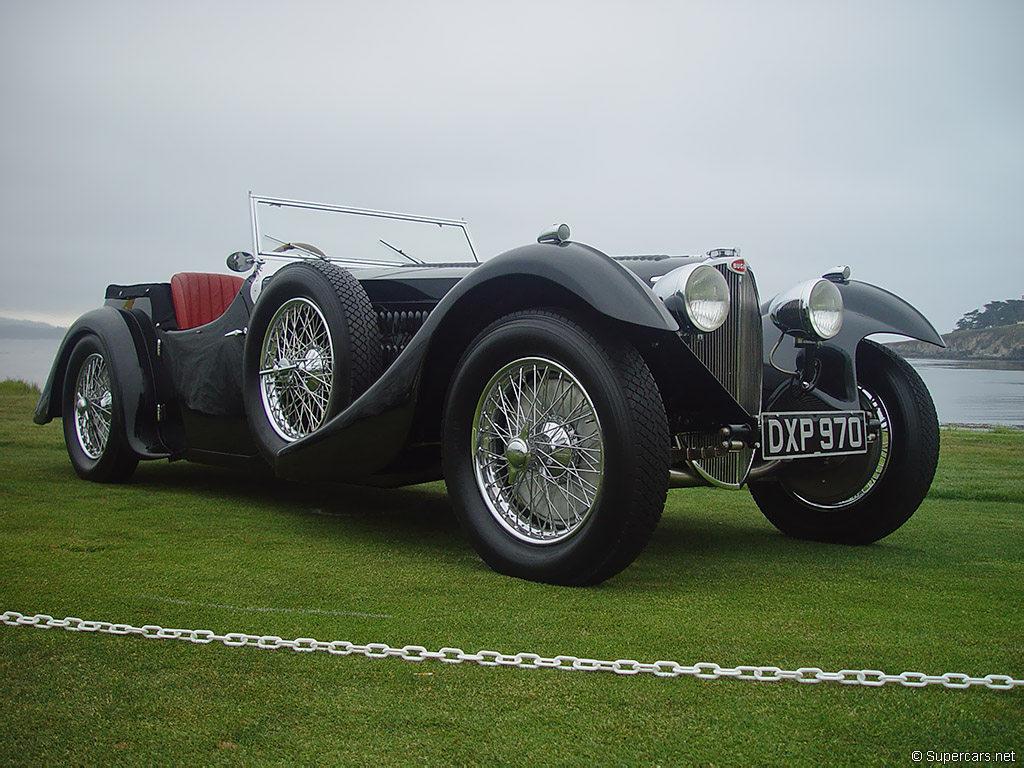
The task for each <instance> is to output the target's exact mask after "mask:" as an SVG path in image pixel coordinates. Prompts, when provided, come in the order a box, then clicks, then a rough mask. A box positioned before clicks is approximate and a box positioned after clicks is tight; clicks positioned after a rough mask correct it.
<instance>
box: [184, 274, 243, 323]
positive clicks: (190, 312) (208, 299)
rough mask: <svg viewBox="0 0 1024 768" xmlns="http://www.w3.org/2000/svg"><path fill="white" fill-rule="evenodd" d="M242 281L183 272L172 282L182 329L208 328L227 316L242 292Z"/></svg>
mask: <svg viewBox="0 0 1024 768" xmlns="http://www.w3.org/2000/svg"><path fill="white" fill-rule="evenodd" d="M242 282H243V280H242V278H241V277H237V276H235V275H214V274H210V273H207V272H179V273H178V274H176V275H175V276H174V277H172V278H171V298H172V299H173V300H174V314H175V315H176V316H177V318H178V329H179V330H185V329H186V328H195V327H196V326H199V325H206V324H207V323H209V322H212V321H214V320H216V319H217V318H218V317H220V316H221V315H223V314H224V310H225V309H227V308H228V305H229V304H230V303H231V302H232V301H234V299H235V296H236V295H238V291H239V290H240V289H241V288H242Z"/></svg>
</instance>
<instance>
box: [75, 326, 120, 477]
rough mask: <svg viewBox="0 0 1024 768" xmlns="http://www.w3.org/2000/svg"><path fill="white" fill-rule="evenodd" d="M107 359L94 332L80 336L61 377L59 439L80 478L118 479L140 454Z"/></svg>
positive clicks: (108, 358)
mask: <svg viewBox="0 0 1024 768" xmlns="http://www.w3.org/2000/svg"><path fill="white" fill-rule="evenodd" d="M109 361H110V355H109V353H108V352H107V350H106V347H105V346H104V345H103V342H102V341H100V339H99V338H98V337H96V336H92V335H89V336H84V337H83V338H82V339H81V340H80V341H79V342H78V343H77V344H76V345H75V347H74V349H73V350H72V351H71V357H70V358H68V367H67V375H66V376H65V377H64V391H63V411H62V413H63V418H62V421H63V427H64V444H65V445H66V446H67V450H68V458H70V459H71V466H72V467H74V469H75V472H77V473H78V476H79V477H81V478H84V479H85V480H92V481H93V482H97V483H123V482H125V481H126V480H127V479H128V478H129V477H131V476H132V473H133V472H134V471H135V468H136V467H137V466H138V464H139V457H138V456H137V455H136V454H135V452H134V451H132V449H131V446H130V445H129V444H128V438H127V436H126V434H125V428H124V414H123V412H122V402H121V391H120V388H119V387H118V382H117V377H116V376H115V375H114V373H113V371H112V369H111V367H110V363H109Z"/></svg>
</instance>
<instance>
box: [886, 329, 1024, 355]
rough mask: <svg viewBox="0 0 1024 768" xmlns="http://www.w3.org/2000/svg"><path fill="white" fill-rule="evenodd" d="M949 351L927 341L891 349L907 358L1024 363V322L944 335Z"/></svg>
mask: <svg viewBox="0 0 1024 768" xmlns="http://www.w3.org/2000/svg"><path fill="white" fill-rule="evenodd" d="M942 340H943V341H944V342H946V348H945V349H942V348H941V347H936V346H935V345H933V344H927V343H925V342H923V341H898V342H895V343H891V344H888V345H887V346H888V347H889V348H890V349H892V350H893V351H894V352H898V353H899V354H900V355H902V356H903V357H913V358H918V359H923V360H958V361H962V362H979V363H981V362H1000V361H1001V362H1014V363H1021V362H1024V323H1018V324H1017V325H1004V326H1000V327H998V328H982V329H979V330H970V331H953V332H952V333H944V334H943V335H942Z"/></svg>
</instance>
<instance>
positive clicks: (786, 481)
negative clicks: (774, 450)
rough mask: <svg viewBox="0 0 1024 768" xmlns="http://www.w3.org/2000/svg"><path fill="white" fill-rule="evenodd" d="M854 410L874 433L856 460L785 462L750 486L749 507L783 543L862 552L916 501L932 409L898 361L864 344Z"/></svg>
mask: <svg viewBox="0 0 1024 768" xmlns="http://www.w3.org/2000/svg"><path fill="white" fill-rule="evenodd" d="M857 371H858V378H859V379H860V382H859V384H860V399H861V407H862V408H863V409H864V411H866V413H867V417H868V419H869V420H872V419H874V420H877V421H878V423H879V432H878V434H877V435H876V436H875V439H874V441H873V442H872V443H871V444H870V446H869V449H868V452H867V453H865V454H861V455H857V456H836V457H832V458H827V459H812V460H802V461H793V462H791V463H789V464H788V465H787V466H786V467H785V468H783V469H782V470H781V472H780V473H779V475H778V477H777V479H776V480H775V481H771V482H762V483H752V484H751V485H750V492H751V494H753V497H754V501H755V502H757V505H758V507H759V508H760V509H761V511H762V512H763V513H764V515H765V517H767V518H768V519H769V520H770V521H771V522H772V524H773V525H775V527H776V528H778V529H779V530H781V531H782V532H783V533H786V534H788V535H790V536H795V537H797V538H801V539H812V540H815V541H830V542H835V543H839V544H870V543H871V542H874V541H878V540H879V539H881V538H883V537H885V536H888V535H889V534H890V533H892V532H893V531H895V530H896V529H897V528H899V527H900V526H901V525H903V524H904V523H905V522H906V521H907V520H909V519H910V516H911V515H913V514H914V512H915V511H916V510H917V508H918V506H919V505H920V504H921V502H922V500H924V497H925V495H926V494H927V493H928V488H929V487H930V486H931V482H932V478H933V477H934V475H935V467H936V465H937V463H938V457H939V424H938V419H937V417H936V414H935V405H934V404H933V403H932V399H931V395H930V394H929V393H928V389H927V388H926V387H925V385H924V382H923V381H921V377H920V376H918V374H917V372H916V371H915V370H914V369H913V368H912V367H911V366H910V364H909V363H907V362H906V361H905V360H903V359H902V358H901V357H899V356H898V355H896V354H895V353H893V352H891V351H890V350H888V349H886V348H885V347H883V346H881V345H879V344H875V343H874V342H870V341H865V342H864V343H863V344H862V345H861V347H860V350H859V352H858V355H857Z"/></svg>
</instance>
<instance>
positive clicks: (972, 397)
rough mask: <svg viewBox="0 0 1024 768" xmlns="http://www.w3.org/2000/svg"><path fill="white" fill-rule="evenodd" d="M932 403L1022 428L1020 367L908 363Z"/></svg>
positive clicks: (1, 344) (972, 418)
mask: <svg viewBox="0 0 1024 768" xmlns="http://www.w3.org/2000/svg"><path fill="white" fill-rule="evenodd" d="M59 345H60V340H59V339H0V380H3V379H23V380H25V381H29V382H32V383H35V384H38V385H39V386H40V387H41V386H42V385H43V382H45V381H46V377H47V376H48V375H49V372H50V365H51V363H52V362H53V357H54V355H55V354H56V352H57V347H58V346H59ZM910 363H911V364H912V365H913V366H914V368H915V369H916V370H917V372H918V373H920V374H921V378H922V379H924V382H925V384H927V385H928V389H929V390H930V391H931V393H932V399H933V400H935V408H936V410H937V411H938V414H939V421H940V422H941V423H942V424H1002V425H1013V426H1024V363H1000V362H973V361H972V362H964V361H957V360H911V361H910Z"/></svg>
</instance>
